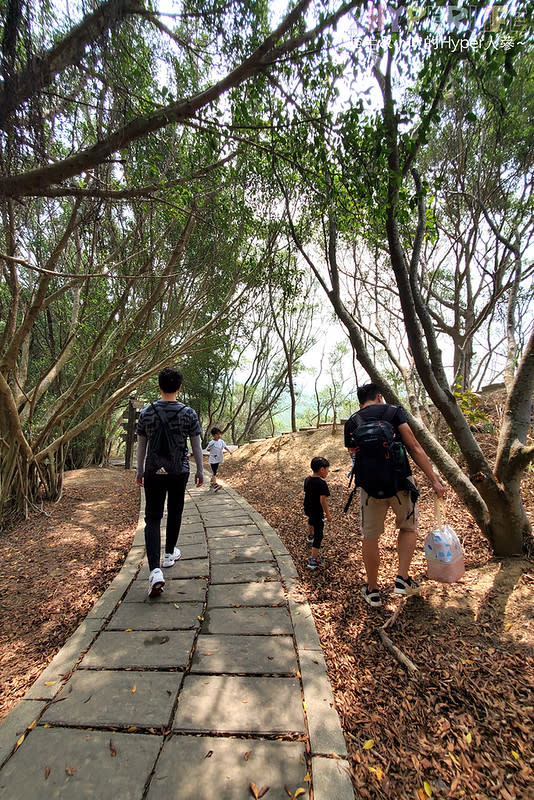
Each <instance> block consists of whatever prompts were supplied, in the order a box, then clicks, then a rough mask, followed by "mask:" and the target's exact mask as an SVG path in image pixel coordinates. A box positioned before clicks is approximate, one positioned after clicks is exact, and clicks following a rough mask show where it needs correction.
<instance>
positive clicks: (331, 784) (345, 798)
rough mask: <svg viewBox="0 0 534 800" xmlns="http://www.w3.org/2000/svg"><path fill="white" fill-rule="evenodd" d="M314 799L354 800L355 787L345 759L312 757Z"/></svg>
mask: <svg viewBox="0 0 534 800" xmlns="http://www.w3.org/2000/svg"><path fill="white" fill-rule="evenodd" d="M312 780H313V800H334V798H335V800H354V789H353V787H352V781H351V779H350V774H349V770H348V764H347V762H346V761H344V760H343V759H336V758H312Z"/></svg>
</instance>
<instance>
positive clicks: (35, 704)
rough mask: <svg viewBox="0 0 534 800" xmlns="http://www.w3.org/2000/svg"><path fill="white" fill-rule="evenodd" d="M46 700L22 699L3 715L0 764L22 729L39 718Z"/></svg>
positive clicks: (20, 734) (16, 740)
mask: <svg viewBox="0 0 534 800" xmlns="http://www.w3.org/2000/svg"><path fill="white" fill-rule="evenodd" d="M47 702H48V701H47V700H26V699H23V700H21V701H20V703H17V705H16V706H15V708H13V710H12V711H10V713H9V714H8V715H7V717H4V719H3V720H2V727H1V729H0V732H1V734H2V735H1V736H0V764H2V763H3V762H4V761H5V760H6V758H7V757H8V756H9V755H10V753H11V751H12V750H13V748H14V747H15V745H16V743H17V742H18V740H19V739H20V737H21V736H22V734H23V733H24V731H25V730H26V729H27V728H28V727H29V726H30V725H31V724H32V723H34V722H35V721H36V720H37V719H38V718H39V715H40V713H41V711H42V710H43V709H44V708H45V707H46V704H47ZM1 785H2V781H1V776H0V786H1Z"/></svg>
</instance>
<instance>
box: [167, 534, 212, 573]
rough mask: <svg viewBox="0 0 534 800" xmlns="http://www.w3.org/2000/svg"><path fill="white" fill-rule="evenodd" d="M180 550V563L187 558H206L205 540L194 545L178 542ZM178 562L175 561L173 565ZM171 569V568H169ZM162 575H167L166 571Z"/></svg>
mask: <svg viewBox="0 0 534 800" xmlns="http://www.w3.org/2000/svg"><path fill="white" fill-rule="evenodd" d="M180 550H181V551H182V556H181V559H180V561H186V560H187V559H189V558H207V556H208V546H207V544H206V540H204V541H203V542H196V543H195V544H186V543H185V542H180ZM177 563H178V562H177V561H175V562H174V565H175V566H176V564H177ZM171 569H173V567H171ZM164 573H165V574H167V570H166V569H165V570H164Z"/></svg>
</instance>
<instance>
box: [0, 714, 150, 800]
mask: <svg viewBox="0 0 534 800" xmlns="http://www.w3.org/2000/svg"><path fill="white" fill-rule="evenodd" d="M162 742H163V737H161V736H148V735H143V734H138V735H135V736H133V735H132V734H127V733H110V732H109V731H106V732H103V731H83V730H73V729H61V728H48V729H46V728H39V727H38V728H35V730H33V731H31V733H30V734H29V735H28V736H27V738H26V740H25V741H24V743H23V744H22V746H21V747H19V749H18V750H17V752H16V753H15V754H14V756H13V757H12V758H11V759H10V760H9V761H8V762H7V764H6V766H5V767H4V768H3V770H2V771H1V772H0V797H1V798H2V799H3V800H4V799H5V800H36V798H38V799H39V800H71V798H73V799H74V798H79V800H97V798H98V800H117V798H120V800H142V797H143V792H144V787H145V783H146V781H147V780H148V777H149V775H150V773H151V771H152V769H153V766H154V762H155V760H156V757H157V755H158V752H159V749H160V747H161V744H162ZM112 747H113V750H114V752H115V753H116V755H114V756H113V755H112V752H111V748H112Z"/></svg>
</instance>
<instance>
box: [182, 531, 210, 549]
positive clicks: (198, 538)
mask: <svg viewBox="0 0 534 800" xmlns="http://www.w3.org/2000/svg"><path fill="white" fill-rule="evenodd" d="M205 541H206V534H205V533H204V526H202V527H199V528H198V530H196V529H195V530H190V529H189V528H188V529H187V530H186V532H184V529H183V528H182V530H181V531H180V537H179V539H178V547H179V548H182V545H185V544H204V542H205Z"/></svg>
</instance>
